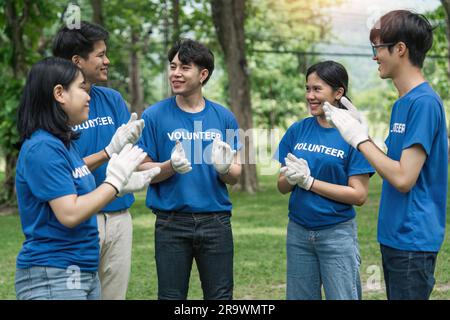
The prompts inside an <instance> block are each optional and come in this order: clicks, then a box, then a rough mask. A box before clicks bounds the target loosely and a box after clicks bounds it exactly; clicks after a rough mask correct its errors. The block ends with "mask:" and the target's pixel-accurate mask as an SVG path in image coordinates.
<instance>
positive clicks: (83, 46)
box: [53, 21, 109, 59]
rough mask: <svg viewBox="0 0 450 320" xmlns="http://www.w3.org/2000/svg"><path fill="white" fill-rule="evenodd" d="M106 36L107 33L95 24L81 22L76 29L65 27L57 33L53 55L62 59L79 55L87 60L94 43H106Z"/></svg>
mask: <svg viewBox="0 0 450 320" xmlns="http://www.w3.org/2000/svg"><path fill="white" fill-rule="evenodd" d="M108 36H109V34H108V31H106V30H105V29H104V28H103V27H102V26H100V25H98V24H95V23H90V22H86V21H82V22H81V23H80V28H78V29H77V28H74V29H69V28H68V27H67V26H65V27H63V28H61V29H60V30H59V31H58V33H57V34H56V37H55V39H54V41H53V55H54V56H55V57H60V58H64V59H72V57H73V56H74V55H79V56H80V57H82V58H83V59H87V58H88V56H89V53H91V52H92V51H93V50H94V43H95V42H97V41H100V40H103V41H105V42H106V40H107V39H108Z"/></svg>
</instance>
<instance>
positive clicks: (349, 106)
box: [339, 97, 369, 132]
mask: <svg viewBox="0 0 450 320" xmlns="http://www.w3.org/2000/svg"><path fill="white" fill-rule="evenodd" d="M339 101H340V102H341V103H342V104H343V105H344V106H345V107H346V108H347V111H348V112H349V113H350V114H351V115H352V117H353V118H355V119H356V120H358V121H359V122H360V123H361V125H363V126H364V128H365V129H366V131H367V132H369V125H368V123H367V119H366V117H365V116H364V115H363V114H362V113H361V112H359V111H358V109H356V107H355V106H354V105H353V103H351V102H350V100H348V99H347V98H346V97H342V98H341V100H339Z"/></svg>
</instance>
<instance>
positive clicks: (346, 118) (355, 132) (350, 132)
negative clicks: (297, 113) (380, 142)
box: [323, 99, 369, 149]
mask: <svg viewBox="0 0 450 320" xmlns="http://www.w3.org/2000/svg"><path fill="white" fill-rule="evenodd" d="M341 101H342V99H341ZM345 103H347V104H345ZM343 104H344V105H345V106H346V107H348V106H350V108H351V109H352V110H351V111H350V109H349V110H343V109H339V108H336V107H333V106H332V105H331V104H329V103H328V102H325V103H324V106H323V111H324V112H325V117H326V119H327V121H328V123H330V124H331V125H332V126H333V127H335V128H336V129H338V130H339V133H340V134H341V136H342V138H344V140H345V141H346V142H347V143H348V144H350V145H351V146H352V147H353V148H355V149H357V148H358V145H359V144H360V143H361V142H364V141H367V140H369V128H368V127H367V121H366V120H365V119H364V117H363V116H362V115H361V114H360V113H359V112H358V111H357V110H356V108H355V107H354V106H353V104H351V103H350V101H348V100H347V99H345V100H344V103H343ZM356 117H358V118H359V119H357V118H356Z"/></svg>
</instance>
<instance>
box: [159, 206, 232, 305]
mask: <svg viewBox="0 0 450 320" xmlns="http://www.w3.org/2000/svg"><path fill="white" fill-rule="evenodd" d="M155 213H156V216H157V217H156V222H155V259H156V269H157V273H158V299H170V300H174V299H176V300H184V299H186V298H187V294H188V289H189V277H190V274H191V268H192V261H193V259H195V261H196V263H197V268H198V272H199V275H200V281H201V284H202V289H203V298H204V299H206V300H219V299H220V300H231V299H232V298H233V235H232V231H231V223H230V214H229V213H193V214H191V213H177V212H170V213H167V212H164V213H163V212H155Z"/></svg>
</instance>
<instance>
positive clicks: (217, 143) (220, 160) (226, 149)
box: [211, 136, 236, 174]
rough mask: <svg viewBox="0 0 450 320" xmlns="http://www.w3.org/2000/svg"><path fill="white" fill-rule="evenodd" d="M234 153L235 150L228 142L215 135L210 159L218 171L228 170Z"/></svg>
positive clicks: (222, 172)
mask: <svg viewBox="0 0 450 320" xmlns="http://www.w3.org/2000/svg"><path fill="white" fill-rule="evenodd" d="M235 154H236V150H232V149H231V146H230V145H229V144H228V143H226V142H224V141H222V140H221V138H220V137H219V136H216V138H215V139H214V141H213V145H212V150H211V160H212V163H213V165H214V168H215V169H216V171H217V172H218V173H220V174H227V173H228V171H230V167H231V164H232V163H233V159H234V155H235Z"/></svg>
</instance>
